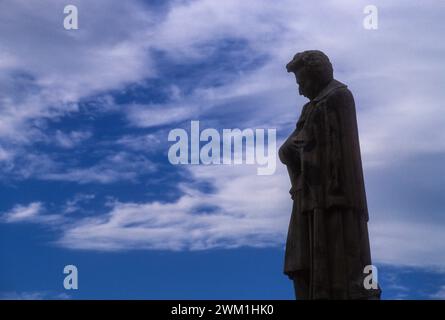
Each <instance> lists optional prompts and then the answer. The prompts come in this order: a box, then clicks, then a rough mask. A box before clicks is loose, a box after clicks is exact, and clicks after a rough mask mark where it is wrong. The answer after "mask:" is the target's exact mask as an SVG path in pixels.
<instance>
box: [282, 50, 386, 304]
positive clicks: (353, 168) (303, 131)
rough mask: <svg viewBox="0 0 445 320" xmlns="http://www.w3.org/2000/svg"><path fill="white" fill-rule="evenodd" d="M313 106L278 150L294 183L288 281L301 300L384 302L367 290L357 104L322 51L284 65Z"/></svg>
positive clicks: (374, 290)
mask: <svg viewBox="0 0 445 320" xmlns="http://www.w3.org/2000/svg"><path fill="white" fill-rule="evenodd" d="M286 69H287V71H288V72H293V73H294V74H295V77H296V81H297V84H298V87H299V93H300V95H303V96H305V97H307V98H309V100H310V101H309V102H308V103H306V104H305V105H304V106H303V110H302V112H301V115H300V118H299V119H298V122H297V124H296V129H295V130H294V131H293V132H292V134H291V135H290V136H289V138H288V139H287V140H286V142H285V143H284V144H283V145H282V146H281V148H280V150H279V156H280V160H281V162H282V163H283V164H285V165H286V166H287V169H288V173H289V177H290V180H291V186H292V188H291V189H290V191H289V192H290V194H291V198H292V200H293V209H292V215H291V219H290V223H289V230H288V236H287V242H286V253H285V262H284V273H285V274H286V275H287V276H288V277H289V278H290V279H292V280H293V282H294V288H295V296H296V298H297V299H379V298H380V293H381V290H380V288H378V286H373V288H369V286H368V289H367V288H366V287H365V285H364V281H366V279H365V278H366V276H367V275H369V274H367V273H365V272H364V269H365V267H366V266H367V265H371V255H370V248H369V238H368V229H367V222H368V210H367V204H366V194H365V186H364V181H363V171H362V162H361V156H360V146H359V137H358V130H357V119H356V112H355V105H354V99H353V96H352V94H351V92H350V91H349V90H348V88H347V86H346V85H344V84H343V83H341V82H339V81H337V80H335V79H334V77H333V69H332V65H331V62H330V61H329V58H328V57H327V56H326V55H325V54H324V53H323V52H321V51H317V50H310V51H304V52H301V53H297V54H296V55H295V56H294V58H293V59H292V61H290V62H289V63H288V64H287V65H286Z"/></svg>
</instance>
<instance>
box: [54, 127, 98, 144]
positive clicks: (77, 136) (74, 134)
mask: <svg viewBox="0 0 445 320" xmlns="http://www.w3.org/2000/svg"><path fill="white" fill-rule="evenodd" d="M91 135H92V133H91V132H88V131H71V132H69V133H64V132H62V131H60V130H57V131H56V134H55V137H54V138H55V141H56V143H57V144H58V145H59V146H60V147H62V148H66V149H70V148H74V147H76V146H77V145H78V144H80V143H82V142H83V141H84V140H87V139H88V138H90V137H91Z"/></svg>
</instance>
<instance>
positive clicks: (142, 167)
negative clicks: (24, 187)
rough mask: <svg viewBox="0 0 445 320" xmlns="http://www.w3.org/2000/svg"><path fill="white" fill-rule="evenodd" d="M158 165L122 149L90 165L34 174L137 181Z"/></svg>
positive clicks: (78, 180) (50, 177)
mask: <svg viewBox="0 0 445 320" xmlns="http://www.w3.org/2000/svg"><path fill="white" fill-rule="evenodd" d="M155 168H156V165H155V164H154V163H153V162H152V161H151V160H149V159H148V158H147V157H145V156H143V155H135V154H131V153H128V152H124V151H120V152H116V153H114V154H110V155H108V156H106V157H105V158H104V159H102V160H101V161H99V162H98V163H96V164H94V165H93V166H89V167H72V168H63V169H58V168H57V167H56V168H54V167H53V168H51V169H49V170H47V171H36V172H34V173H33V174H34V176H35V177H36V178H38V179H42V180H53V181H71V182H76V183H80V184H85V183H102V184H107V183H113V182H117V181H122V180H129V181H135V180H137V178H138V177H139V176H141V175H143V174H147V173H150V172H153V171H154V170H155Z"/></svg>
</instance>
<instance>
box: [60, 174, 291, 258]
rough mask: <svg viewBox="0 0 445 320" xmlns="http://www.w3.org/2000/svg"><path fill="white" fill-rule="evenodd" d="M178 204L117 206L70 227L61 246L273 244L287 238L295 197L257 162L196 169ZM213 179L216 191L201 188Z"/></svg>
mask: <svg viewBox="0 0 445 320" xmlns="http://www.w3.org/2000/svg"><path fill="white" fill-rule="evenodd" d="M187 170H189V172H190V174H192V176H193V182H191V183H187V184H182V185H181V189H182V191H183V195H182V196H181V197H180V198H179V199H177V200H176V201H174V202H170V203H163V202H157V201H155V202H148V203H121V202H116V203H114V204H113V206H112V209H111V210H110V212H109V213H107V214H106V215H102V216H98V217H95V218H87V219H85V220H81V221H79V222H78V223H76V224H74V225H69V226H66V229H65V231H64V235H63V237H62V238H61V239H60V240H59V244H61V245H62V246H66V247H69V248H75V249H89V250H126V249H134V248H139V249H140V248H145V249H164V250H203V249H211V248H233V247H239V246H254V247H263V246H271V245H272V246H273V245H280V244H282V243H283V241H284V237H285V234H284V232H285V229H286V227H287V222H288V219H289V215H290V205H291V200H290V196H289V194H287V192H286V190H287V189H288V185H287V180H286V179H285V177H284V176H283V175H275V176H257V175H256V169H255V168H254V167H253V166H211V167H210V166H206V167H190V168H189V169H187ZM204 182H205V183H210V184H211V185H212V187H213V188H215V189H216V190H215V192H214V193H213V192H212V193H206V192H203V191H199V190H198V189H197V187H196V183H204Z"/></svg>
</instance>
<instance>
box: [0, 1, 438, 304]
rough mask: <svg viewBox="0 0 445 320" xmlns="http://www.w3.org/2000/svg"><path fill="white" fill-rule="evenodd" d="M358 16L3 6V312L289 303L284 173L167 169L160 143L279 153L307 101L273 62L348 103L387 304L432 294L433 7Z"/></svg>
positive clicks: (187, 5) (348, 4) (189, 7)
mask: <svg viewBox="0 0 445 320" xmlns="http://www.w3.org/2000/svg"><path fill="white" fill-rule="evenodd" d="M68 4H72V5H75V6H76V7H77V8H78V17H79V25H78V27H79V28H78V29H77V30H66V29H64V25H63V21H64V18H65V14H64V7H65V6H66V5H68ZM369 4H371V3H370V2H369V1H361V0H335V1H333V0H330V1H329V0H328V1H311V2H309V1H300V0H280V1H266V0H246V1H235V0H225V1H215V0H193V1H180V0H172V1H143V0H127V1H114V0H113V1H111V0H94V1H87V0H77V1H75V0H69V1H68V0H67V1H60V0H39V1H27V0H2V1H1V2H0V38H1V39H2V41H1V42H0V197H1V201H0V298H3V299H293V289H292V283H291V282H290V281H289V279H287V278H286V277H285V276H284V275H283V272H282V271H283V259H284V246H285V239H286V233H287V227H288V223H289V218H290V212H291V199H290V197H289V194H288V190H289V179H288V177H287V172H286V170H285V168H284V166H282V165H281V164H280V163H279V162H277V167H276V171H275V173H274V174H273V175H257V167H256V166H255V165H249V164H242V165H203V164H201V165H172V164H171V163H170V162H169V161H168V150H169V147H170V146H171V145H172V142H169V141H168V134H169V132H170V130H172V129H175V128H183V129H185V130H188V131H189V130H190V122H191V121H192V120H198V121H200V126H201V127H202V128H214V129H216V130H218V131H222V130H223V129H230V128H240V129H245V128H266V129H267V128H273V129H276V134H277V146H279V145H280V144H281V143H282V142H283V140H284V139H285V138H287V136H288V135H289V134H290V133H291V132H292V130H293V127H294V126H295V123H296V121H297V119H298V116H299V113H300V112H301V107H302V105H303V104H304V103H305V102H306V100H305V98H303V97H301V96H299V95H298V91H297V88H296V84H295V79H294V78H293V77H292V76H290V75H289V74H288V73H287V72H286V71H285V65H286V63H287V62H288V61H289V60H290V59H291V58H292V57H293V55H294V54H295V53H296V52H300V51H303V50H309V49H318V50H322V51H324V52H325V53H326V54H327V55H328V56H329V57H330V59H331V61H332V63H333V66H334V74H335V77H336V79H338V80H339V81H341V82H344V83H346V84H347V85H348V87H349V89H350V90H351V91H352V92H353V94H354V98H355V102H356V108H357V117H358V125H359V134H360V145H361V152H362V160H363V167H364V175H365V183H366V191H367V198H368V207H369V213H370V221H369V232H370V240H371V252H372V257H373V263H374V264H375V265H376V266H377V267H378V277H379V282H380V285H381V287H382V289H383V298H384V299H444V298H445V234H444V232H443V230H444V228H445V216H444V208H445V200H444V199H445V198H444V197H443V189H444V187H445V180H444V179H445V178H444V176H445V169H444V166H443V163H444V161H445V133H444V131H443V130H441V128H442V127H443V126H444V125H445V115H444V113H443V112H442V107H443V101H444V100H445V92H444V91H443V85H444V83H445V64H443V56H444V54H445V44H444V43H443V41H441V40H442V38H443V34H444V32H445V25H444V23H443V21H442V20H443V17H444V14H445V3H444V2H441V1H430V0H423V1H420V0H407V1H402V0H394V1H390V2H389V1H383V0H374V1H372V4H373V5H375V6H376V7H377V9H378V29H376V30H368V29H366V28H364V27H363V20H364V18H365V17H366V14H365V13H364V11H363V10H364V8H365V7H366V6H367V5H369ZM66 265H75V266H76V267H77V269H78V279H79V284H78V289H77V290H66V289H65V288H64V287H63V280H64V277H65V274H63V269H64V266H66Z"/></svg>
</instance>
